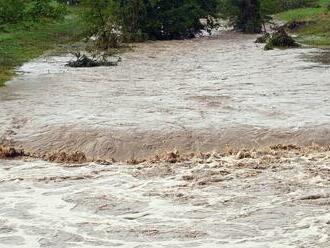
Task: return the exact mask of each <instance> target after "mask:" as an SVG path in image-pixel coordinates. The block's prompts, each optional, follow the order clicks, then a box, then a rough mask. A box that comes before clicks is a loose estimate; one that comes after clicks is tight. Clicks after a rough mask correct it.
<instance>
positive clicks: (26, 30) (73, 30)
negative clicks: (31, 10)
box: [0, 8, 82, 86]
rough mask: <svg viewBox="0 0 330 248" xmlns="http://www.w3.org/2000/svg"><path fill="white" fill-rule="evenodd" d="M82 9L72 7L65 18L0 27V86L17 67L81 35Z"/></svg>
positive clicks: (79, 37)
mask: <svg viewBox="0 0 330 248" xmlns="http://www.w3.org/2000/svg"><path fill="white" fill-rule="evenodd" d="M79 13H80V11H79V9H78V8H70V9H69V14H68V15H67V16H66V17H65V19H64V20H60V21H51V22H38V23H19V24H15V25H6V26H2V27H1V28H0V86H3V85H4V83H5V82H6V81H7V80H9V79H10V78H11V77H12V76H13V75H14V74H15V67H17V66H19V65H21V64H23V63H24V62H27V61H29V60H30V59H33V58H36V57H38V56H40V55H41V54H43V52H45V51H46V50H48V49H52V48H55V47H56V46H57V45H59V44H67V43H70V42H74V41H76V40H78V39H81V36H82V33H81V30H82V28H81V24H80V23H79V18H78V15H79Z"/></svg>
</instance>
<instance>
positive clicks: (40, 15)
mask: <svg viewBox="0 0 330 248" xmlns="http://www.w3.org/2000/svg"><path fill="white" fill-rule="evenodd" d="M65 14H66V6H65V5H63V4H59V3H58V2H57V1H54V0H0V25H3V24H15V23H19V22H23V21H24V22H26V21H39V20H41V19H59V18H62V17H64V15H65Z"/></svg>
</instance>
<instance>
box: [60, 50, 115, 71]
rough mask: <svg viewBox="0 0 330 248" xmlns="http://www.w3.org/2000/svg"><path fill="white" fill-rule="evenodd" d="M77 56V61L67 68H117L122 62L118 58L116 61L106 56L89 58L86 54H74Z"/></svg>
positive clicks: (70, 62) (71, 62)
mask: <svg viewBox="0 0 330 248" xmlns="http://www.w3.org/2000/svg"><path fill="white" fill-rule="evenodd" d="M74 55H75V56H76V59H75V60H71V61H69V62H68V63H67V64H66V66H69V67H96V66H117V65H118V63H119V62H120V61H121V58H120V57H119V58H116V60H115V61H113V60H111V59H112V58H111V57H109V56H106V55H102V56H99V57H96V56H95V55H93V56H91V57H89V56H88V55H86V54H81V53H80V52H78V53H74Z"/></svg>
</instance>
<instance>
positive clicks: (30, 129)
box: [0, 32, 330, 160]
mask: <svg viewBox="0 0 330 248" xmlns="http://www.w3.org/2000/svg"><path fill="white" fill-rule="evenodd" d="M254 39H255V36H254V35H241V34H235V33H231V32H227V33H224V34H222V35H220V36H217V37H212V38H201V39H195V40H184V41H164V42H148V43H144V44H138V45H136V47H135V48H134V51H131V52H128V53H126V54H123V55H122V57H123V62H122V63H121V64H120V65H119V66H117V67H98V68H87V69H86V68H83V69H76V68H68V67H65V63H66V62H67V61H68V60H69V59H70V57H69V56H53V57H44V58H40V59H37V60H35V61H32V62H30V63H27V64H25V65H23V66H22V67H21V68H20V69H19V70H20V71H21V72H22V74H21V75H20V76H19V77H17V78H16V79H14V80H12V81H11V82H9V83H8V85H7V87H5V88H2V89H0V103H1V111H0V136H2V137H3V139H6V140H7V142H8V141H10V142H11V143H12V144H15V145H17V146H21V147H23V148H24V149H25V150H26V151H28V152H33V153H37V154H40V155H43V154H45V153H50V152H54V151H58V150H61V151H68V152H72V151H77V150H78V151H81V152H84V153H85V154H86V155H87V156H88V157H89V159H91V160H95V159H110V158H115V159H116V160H126V159H131V158H135V157H138V158H139V157H146V156H150V155H153V154H155V153H158V152H162V151H168V150H173V149H177V150H179V151H182V152H190V151H192V152H195V151H212V150H221V149H222V148H223V147H224V146H226V145H229V146H235V147H237V146H256V147H258V146H262V145H269V144H274V143H297V144H306V143H312V142H317V143H329V137H330V126H329V123H330V97H329V96H330V67H329V66H328V65H324V64H321V63H317V62H314V61H312V60H308V57H309V56H311V55H314V54H315V53H317V52H318V50H317V49H308V48H302V49H291V50H274V51H267V52H266V51H264V50H263V49H262V47H261V46H262V45H256V44H255V43H254V42H253V41H254Z"/></svg>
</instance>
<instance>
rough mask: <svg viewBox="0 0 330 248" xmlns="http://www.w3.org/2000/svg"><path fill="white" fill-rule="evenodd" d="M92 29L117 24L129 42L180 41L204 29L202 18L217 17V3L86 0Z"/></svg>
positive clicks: (209, 1)
mask: <svg viewBox="0 0 330 248" xmlns="http://www.w3.org/2000/svg"><path fill="white" fill-rule="evenodd" d="M83 3H84V7H85V9H86V12H85V20H86V23H87V24H88V27H89V30H90V31H91V32H92V33H96V32H97V31H99V30H100V27H105V26H107V25H109V24H108V23H109V22H110V23H111V25H116V26H117V27H120V29H121V30H120V31H121V32H122V33H123V34H124V35H125V37H124V38H126V39H128V40H139V39H146V38H147V39H179V38H186V37H191V36H193V35H194V34H195V33H196V32H197V31H198V30H200V29H201V23H200V21H199V20H200V18H203V17H207V16H210V15H215V14H216V11H217V0H208V1H205V0H85V1H83Z"/></svg>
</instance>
